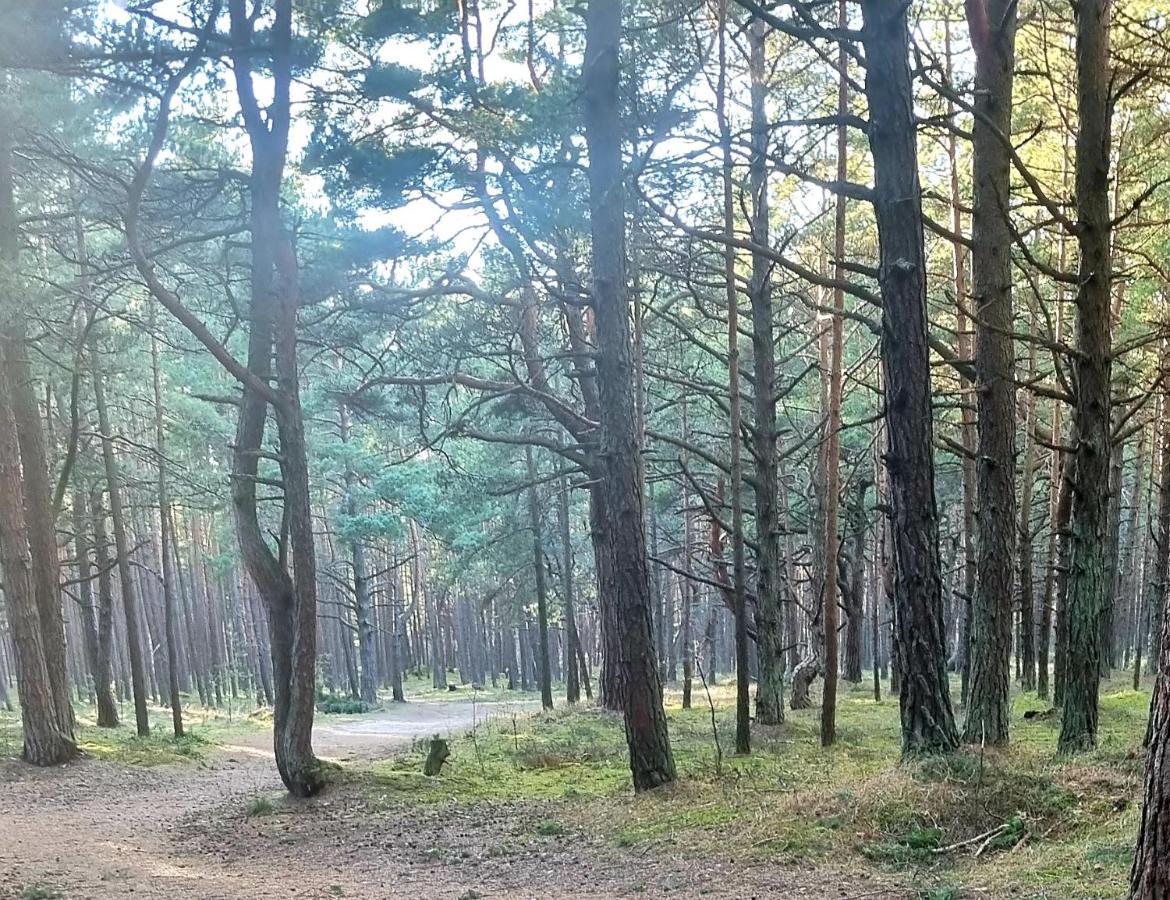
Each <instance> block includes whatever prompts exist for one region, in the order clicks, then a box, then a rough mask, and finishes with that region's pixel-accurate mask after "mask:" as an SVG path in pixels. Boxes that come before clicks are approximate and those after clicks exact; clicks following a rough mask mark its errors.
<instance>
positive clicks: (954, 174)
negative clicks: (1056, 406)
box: [943, 17, 978, 704]
mask: <svg viewBox="0 0 1170 900" xmlns="http://www.w3.org/2000/svg"><path fill="white" fill-rule="evenodd" d="M943 29H944V31H943V37H944V40H945V51H946V65H947V78H948V80H950V79H951V78H952V77H953V64H952V54H951V25H950V20H949V18H947V17H944V19H943ZM954 116H955V105H954V102H953V101H952V100H950V99H949V98H948V99H947V117H948V118H950V119H953V118H954ZM946 140H947V160H948V163H949V169H950V173H949V174H950V179H949V181H950V211H951V231H952V232H954V235H955V238H954V240H953V241H952V242H951V284H952V286H953V288H954V293H955V332H956V334H955V343H956V347H957V350H958V353H959V356H960V357H961V358H963V359H971V358H973V356H974V355H975V351H974V347H973V343H974V342H973V341H972V335H971V324H970V321H971V320H970V317H969V316H968V314H967V312H968V311H967V303H968V300H969V296H968V291H967V248H966V246H965V245H964V241H963V197H962V192H961V190H960V186H959V149H958V146H959V145H958V136H957V135H956V134H955V131H954V130H948V131H947V138H946ZM959 393H960V397H961V398H962V408H961V410H960V421H961V429H960V436H961V438H962V446H963V452H962V453H961V454H960V462H961V464H962V472H963V507H962V509H963V530H962V539H963V590H962V594H961V595H960V600H961V602H962V607H961V614H960V615H959V616H958V618H957V621H956V630H957V646H956V647H955V660H956V663H957V667H958V670H959V683H960V688H959V697H960V699H961V701H962V702H963V703H964V704H966V703H967V696H968V692H969V691H970V688H971V635H972V632H973V631H974V598H975V584H976V579H977V577H978V572H977V568H976V553H975V532H976V523H975V510H976V504H977V501H976V496H975V495H976V491H977V487H976V474H975V445H976V443H977V441H978V438H977V437H976V431H977V425H976V421H975V408H974V407H975V402H974V400H973V399H972V398H973V395H974V389H973V386H972V384H971V379H970V377H969V376H968V375H967V374H966V373H965V372H960V373H959Z"/></svg>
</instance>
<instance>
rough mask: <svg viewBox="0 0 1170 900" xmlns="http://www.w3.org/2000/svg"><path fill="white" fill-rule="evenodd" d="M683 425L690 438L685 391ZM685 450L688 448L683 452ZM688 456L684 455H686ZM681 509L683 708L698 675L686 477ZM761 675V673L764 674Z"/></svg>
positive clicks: (688, 703) (688, 704)
mask: <svg viewBox="0 0 1170 900" xmlns="http://www.w3.org/2000/svg"><path fill="white" fill-rule="evenodd" d="M682 428H683V440H684V441H689V439H690V421H689V418H688V415H687V399H686V395H685V394H684V395H683V397H682ZM684 452H685V451H684ZM684 459H685V457H684ZM682 510H683V544H682V570H683V578H682V584H681V585H680V589H681V592H682V597H681V600H682V623H681V625H680V632H681V633H680V635H679V643H680V644H681V645H682V676H683V686H682V708H683V709H690V708H691V688H692V683H693V681H694V677H695V671H694V670H695V635H694V613H695V593H696V591H695V581H694V578H693V575H692V572H691V560H692V553H693V552H694V550H693V547H694V519H693V517H692V515H691V495H690V483H689V482H688V481H687V480H686V479H685V478H684V479H683V484H682ZM779 665H780V667H781V672H783V666H784V663H783V659H781V660H780V661H779ZM761 677H762V676H761ZM780 714H781V716H783V714H784V706H783V703H781V705H780ZM756 715H757V717H758V716H759V705H758V704H757V706H756Z"/></svg>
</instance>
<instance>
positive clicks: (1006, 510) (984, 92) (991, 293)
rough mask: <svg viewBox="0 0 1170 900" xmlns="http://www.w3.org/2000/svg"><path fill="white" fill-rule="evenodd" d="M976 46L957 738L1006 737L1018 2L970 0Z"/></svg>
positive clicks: (989, 740)
mask: <svg viewBox="0 0 1170 900" xmlns="http://www.w3.org/2000/svg"><path fill="white" fill-rule="evenodd" d="M966 10H967V25H968V30H969V31H970V34H971V44H972V46H973V47H974V49H975V116H974V119H973V123H972V134H971V136H972V146H973V153H974V162H973V167H974V175H973V181H974V183H975V207H974V215H973V216H972V229H971V244H972V248H973V252H972V257H971V271H972V276H973V285H972V286H973V291H972V293H973V297H974V300H975V309H976V315H975V387H976V390H975V396H976V406H977V423H978V443H977V447H976V454H975V471H976V483H977V491H978V507H977V514H976V520H975V524H976V529H977V540H976V550H977V554H978V555H977V558H976V562H975V571H976V573H977V577H976V582H975V598H974V604H973V612H974V615H973V625H974V629H973V631H972V633H971V644H970V653H971V681H970V691H969V694H968V697H967V718H966V721H965V723H964V726H963V740H964V741H967V742H969V743H985V744H992V745H1000V744H1005V743H1007V740H1008V721H1009V718H1010V715H1009V714H1010V701H1009V692H1010V689H1011V651H1012V594H1013V588H1014V581H1013V574H1014V573H1013V564H1012V560H1013V556H1014V555H1015V540H1014V529H1015V525H1016V485H1015V479H1016V465H1015V450H1016V448H1015V440H1016V390H1015V371H1014V369H1015V356H1014V348H1013V345H1012V338H1011V333H1012V268H1011V265H1012V254H1011V250H1012V230H1011V223H1010V221H1009V218H1008V217H1009V215H1010V209H1011V205H1010V196H1009V195H1010V193H1011V157H1010V148H1009V147H1008V145H1007V141H1008V140H1009V139H1010V136H1011V132H1012V80H1013V74H1014V69H1015V38H1016V2H1015V0H970V2H968V3H967V4H966Z"/></svg>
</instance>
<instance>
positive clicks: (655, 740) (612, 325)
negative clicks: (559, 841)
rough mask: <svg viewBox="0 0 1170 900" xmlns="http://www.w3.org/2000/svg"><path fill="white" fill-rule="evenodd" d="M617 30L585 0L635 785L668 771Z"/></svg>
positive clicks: (618, 585)
mask: <svg viewBox="0 0 1170 900" xmlns="http://www.w3.org/2000/svg"><path fill="white" fill-rule="evenodd" d="M621 34H622V7H621V2H620V0H589V5H588V7H587V10H586V15H585V44H586V47H585V67H584V70H583V72H582V94H583V98H584V106H585V139H586V143H587V145H588V149H589V198H590V232H591V246H592V262H593V290H592V303H593V310H594V314H595V317H596V324H597V361H596V367H597V382H598V389H599V394H600V405H601V422H600V444H601V453H600V459H601V466H602V468H603V470H604V471H603V477H602V478H601V485H602V486H601V491H600V494H601V496H602V497H603V498H604V500H605V508H604V523H605V532H604V535H603V539H604V541H605V545H606V547H607V549H609V550H610V554H609V556H610V558H611V559H612V560H613V564H614V571H613V573H612V575H613V580H612V588H613V590H612V592H611V591H608V590H605V588H606V587H607V586H608V585H606V584H605V583H604V582H603V583H602V588H603V594H602V627H603V629H604V630H605V631H606V632H607V637H606V640H605V645H606V649H607V651H610V652H611V653H612V652H613V651H615V650H616V651H617V654H618V655H617V657H616V658H613V657H611V658H610V659H609V660H607V662H606V666H607V668H609V669H612V670H613V671H614V672H615V677H614V679H613V682H612V683H611V684H610V685H609V686H608V690H610V691H612V692H616V694H617V698H618V700H619V701H620V704H621V707H622V710H623V714H624V718H625V727H626V740H627V743H628V745H629V750H630V769H631V772H632V774H633V781H634V789H635V790H638V791H641V790H645V789H648V788H654V787H658V786H660V785H663V784H667V783H669V782H671V781H674V779H675V768H674V756H673V754H672V753H671V749H670V740H669V736H668V734H667V725H666V715H665V712H664V711H663V708H662V688H661V682H660V681H659V678H658V666H657V663H656V660H655V659H654V642H653V636H652V632H651V623H650V573H649V570H648V568H647V559H646V535H645V531H644V529H643V521H644V517H643V514H642V484H641V480H640V477H639V465H638V458H637V447H638V438H637V423H636V422H635V421H634V398H633V396H632V384H633V364H632V359H631V349H630V333H629V296H628V288H627V285H626V253H625V197H624V190H623V172H622V131H623V129H622V121H621V113H620V106H619V92H618V87H619V78H620V62H619V59H620V44H621ZM607 702H609V697H608V696H607Z"/></svg>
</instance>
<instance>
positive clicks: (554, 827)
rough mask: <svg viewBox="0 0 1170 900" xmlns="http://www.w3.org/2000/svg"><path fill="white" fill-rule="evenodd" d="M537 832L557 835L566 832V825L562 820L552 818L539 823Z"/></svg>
mask: <svg viewBox="0 0 1170 900" xmlns="http://www.w3.org/2000/svg"><path fill="white" fill-rule="evenodd" d="M536 833H537V834H543V835H545V836H546V837H555V836H556V835H558V834H564V833H565V826H564V825H562V824H561V823H560V822H554V821H552V820H551V819H550V820H549V821H546V822H540V823H538V824H537V826H536Z"/></svg>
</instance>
